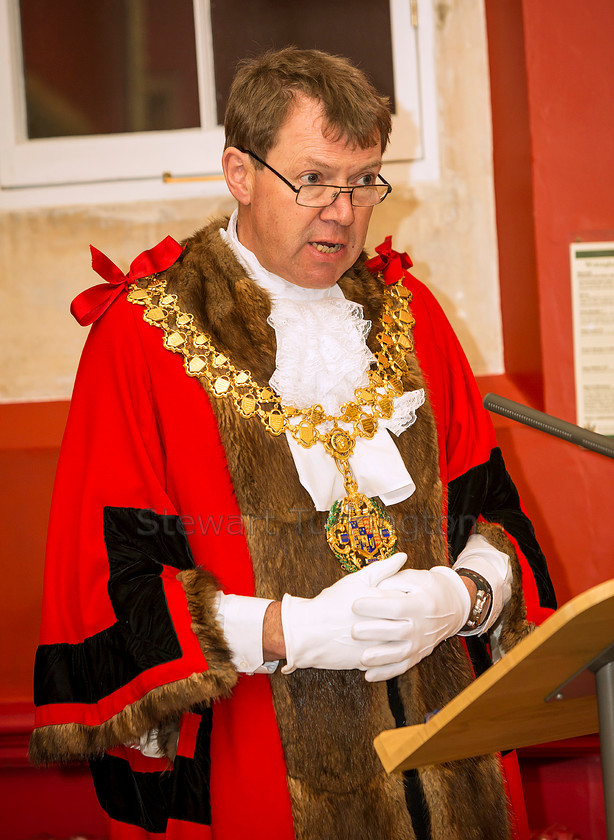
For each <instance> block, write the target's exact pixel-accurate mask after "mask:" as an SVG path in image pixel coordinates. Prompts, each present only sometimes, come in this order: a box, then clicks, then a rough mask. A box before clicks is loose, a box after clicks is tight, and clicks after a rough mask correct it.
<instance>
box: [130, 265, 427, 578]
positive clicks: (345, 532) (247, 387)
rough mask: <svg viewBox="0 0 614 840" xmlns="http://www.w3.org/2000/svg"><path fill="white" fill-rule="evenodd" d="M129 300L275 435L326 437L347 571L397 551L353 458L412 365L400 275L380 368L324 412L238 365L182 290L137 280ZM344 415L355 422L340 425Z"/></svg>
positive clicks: (309, 441) (205, 379)
mask: <svg viewBox="0 0 614 840" xmlns="http://www.w3.org/2000/svg"><path fill="white" fill-rule="evenodd" d="M148 279H150V278H148ZM128 300H129V301H130V302H131V303H135V304H139V305H140V306H144V307H145V313H144V316H143V317H144V318H145V320H146V321H147V322H148V323H150V324H153V325H154V326H156V327H160V329H162V330H163V331H164V346H165V347H166V348H167V349H168V350H172V352H173V353H181V354H182V355H183V357H184V358H183V366H184V368H185V371H186V373H187V374H188V376H192V377H195V378H198V379H200V381H201V382H202V384H203V385H204V386H205V387H206V389H207V391H208V392H209V393H210V394H212V395H213V396H214V397H216V398H218V399H223V398H230V399H232V401H233V403H234V406H235V408H236V410H237V411H238V412H239V414H240V415H241V416H242V417H245V418H246V419H249V418H251V417H258V418H259V419H260V421H261V422H262V423H263V425H264V428H265V429H266V430H267V432H269V433H270V434H272V435H274V436H276V437H277V436H278V435H281V434H282V433H283V432H285V431H287V432H289V433H290V434H291V435H292V437H293V439H294V440H295V441H296V442H297V443H298V444H300V445H301V446H303V447H304V448H305V449H309V448H310V447H312V446H313V445H314V444H316V443H318V442H321V443H322V444H323V445H324V448H325V449H326V451H327V452H328V454H329V455H330V456H331V457H332V458H333V460H334V462H335V464H336V466H337V468H338V470H339V471H340V473H341V475H342V476H343V484H344V487H345V492H346V496H345V497H344V498H343V499H340V500H339V501H336V502H335V503H334V505H333V506H332V508H331V511H330V513H329V516H328V520H327V523H326V539H327V542H328V544H329V546H330V548H331V550H332V552H333V553H334V554H335V556H336V557H337V559H338V560H339V562H340V564H341V566H342V567H343V569H345V571H347V572H355V571H357V570H358V569H361V568H363V567H364V566H366V565H367V564H368V563H372V562H373V561H374V560H381V559H383V558H384V557H387V556H389V555H390V554H391V553H392V552H393V551H394V549H395V546H396V542H397V537H396V534H395V531H394V527H393V524H392V520H391V519H390V517H389V516H388V514H387V513H386V511H385V510H384V508H383V507H382V505H381V503H380V502H379V501H378V500H377V499H370V498H368V497H367V496H365V495H364V494H363V493H360V492H359V491H358V484H357V482H356V479H355V478H354V475H353V474H352V470H351V468H350V465H349V458H350V455H351V454H352V452H353V450H354V445H355V443H356V439H357V438H359V437H363V438H368V439H370V438H372V437H373V436H374V435H375V433H376V432H377V429H378V425H379V420H380V419H381V418H386V419H387V418H389V417H392V414H393V413H394V399H395V397H399V396H401V394H402V393H403V383H402V381H401V380H402V376H403V374H404V373H405V372H406V371H407V369H408V365H407V360H406V358H405V357H406V356H407V354H408V353H410V352H411V351H412V350H413V347H414V345H413V339H412V335H411V330H412V327H413V325H414V323H415V322H414V318H413V317H412V315H411V313H410V312H409V302H410V300H411V292H410V291H409V290H408V289H406V288H405V286H403V284H402V283H395V284H392V285H390V286H387V287H386V289H385V294H384V306H383V312H382V316H381V324H382V329H381V331H380V332H379V333H378V334H377V340H378V342H379V346H380V350H379V352H378V353H376V354H375V358H376V362H377V366H376V369H375V370H370V371H369V372H368V377H369V382H368V384H367V385H365V386H364V387H360V388H357V389H356V390H355V392H354V400H352V401H349V402H346V403H344V404H343V405H342V406H341V407H340V408H339V413H338V414H335V415H331V414H327V413H326V412H325V411H324V409H323V408H322V406H321V405H312V406H310V407H309V408H296V407H294V406H289V405H283V403H282V402H281V400H280V399H279V397H278V395H277V394H276V393H275V392H274V391H273V390H272V389H271V388H269V387H266V386H265V387H261V386H260V385H258V383H257V382H256V381H255V380H254V378H253V376H252V374H251V372H250V371H249V370H239V369H238V368H236V367H235V365H233V363H232V362H231V360H230V358H229V357H228V356H226V355H225V354H224V353H222V352H220V350H219V349H218V348H217V347H216V346H215V344H214V343H213V341H212V339H211V337H210V336H209V335H208V334H207V333H206V332H204V331H203V330H200V329H199V328H198V326H197V325H196V324H194V316H193V315H191V314H189V313H186V312H182V311H181V309H180V308H179V306H178V303H177V296H176V295H173V294H169V293H167V291H166V286H165V283H164V281H163V280H157V281H156V280H154V282H153V283H152V284H151V285H150V286H148V287H147V288H141V287H140V286H138V285H137V284H135V285H133V286H132V287H131V290H130V292H129V293H128ZM341 422H343V423H345V424H347V425H348V426H350V427H351V428H350V429H347V428H344V427H342V426H340V425H339V423H341ZM325 424H326V425H325ZM319 427H324V428H323V429H322V430H321V429H320V428H319Z"/></svg>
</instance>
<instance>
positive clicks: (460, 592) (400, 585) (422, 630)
mask: <svg viewBox="0 0 614 840" xmlns="http://www.w3.org/2000/svg"><path fill="white" fill-rule="evenodd" d="M378 589H379V596H378V597H375V598H373V597H366V598H359V599H358V600H356V601H355V602H354V612H355V613H356V615H357V616H363V617H364V618H366V619H368V620H367V621H357V622H356V624H355V625H354V627H353V630H352V635H353V637H354V638H355V639H356V640H359V641H361V642H365V643H371V646H370V647H367V648H366V650H365V652H364V654H363V656H362V658H361V662H360V665H361V667H362V666H366V668H367V672H366V674H365V679H366V680H367V681H368V682H377V681H379V680H388V679H391V678H392V677H397V676H399V674H403V673H405V671H408V670H409V669H410V668H412V667H413V666H414V665H416V663H418V662H420V660H421V659H423V658H424V657H425V656H428V655H429V653H431V651H432V650H433V648H435V647H436V646H437V645H438V644H439V643H440V642H442V641H443V640H444V639H447V638H449V637H450V636H454V635H455V634H456V633H458V631H459V630H460V629H461V627H462V626H463V625H464V624H465V623H466V621H467V619H468V617H469V612H470V610H471V599H470V597H469V593H468V592H467V588H466V586H465V584H464V583H463V581H462V580H461V578H460V576H459V575H457V574H456V572H453V571H452V569H449V568H448V567H447V566H434V567H433V568H432V569H430V570H428V571H422V570H418V569H406V570H405V571H403V572H398V573H397V574H396V575H394V576H392V577H387V578H386V580H383V581H382V582H381V583H380V584H379V586H378ZM382 596H384V597H382ZM373 642H381V643H382V644H379V645H373Z"/></svg>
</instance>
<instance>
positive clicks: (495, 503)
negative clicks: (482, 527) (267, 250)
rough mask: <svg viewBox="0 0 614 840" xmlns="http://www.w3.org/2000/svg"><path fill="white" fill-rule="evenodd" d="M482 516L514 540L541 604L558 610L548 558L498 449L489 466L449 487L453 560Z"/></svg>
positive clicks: (460, 478) (480, 468) (449, 525)
mask: <svg viewBox="0 0 614 840" xmlns="http://www.w3.org/2000/svg"><path fill="white" fill-rule="evenodd" d="M479 516H482V517H484V519H486V520H487V521H488V522H497V523H498V524H499V525H502V526H503V528H504V529H505V530H506V531H507V533H508V534H509V535H510V536H512V537H514V539H515V540H516V541H517V542H518V545H519V547H520V549H521V551H522V552H523V554H524V556H525V557H526V558H527V561H528V563H529V566H530V567H531V571H532V572H533V575H534V577H535V583H536V584H537V593H538V595H539V603H540V604H541V606H542V607H551V608H552V609H556V595H555V594H554V587H553V586H552V581H551V580H550V575H549V573H548V565H547V563H546V558H545V557H544V555H543V553H542V550H541V548H540V547H539V543H538V542H537V539H536V537H535V531H534V530H533V525H532V524H531V521H530V520H529V518H528V517H527V515H526V514H525V513H524V512H523V510H522V508H521V506H520V498H519V496H518V491H517V490H516V487H515V486H514V482H513V481H512V479H511V478H510V476H509V474H508V472H507V470H506V468H505V463H504V461H503V456H502V454H501V450H500V449H499V448H498V447H496V448H495V449H493V450H492V452H491V455H490V459H489V460H488V461H487V462H486V463H484V464H479V465H478V466H477V467H473V468H472V469H470V470H468V471H467V472H466V473H464V474H463V475H461V476H459V477H458V478H455V479H454V480H453V481H451V482H450V484H449V485H448V543H449V545H450V554H451V557H452V558H453V560H456V558H457V557H458V555H459V554H460V552H461V551H462V549H463V547H464V546H465V543H466V542H467V539H468V537H469V534H470V533H471V529H472V528H473V526H474V524H475V523H476V521H477V519H478V517H479Z"/></svg>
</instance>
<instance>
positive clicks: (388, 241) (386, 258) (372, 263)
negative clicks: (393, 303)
mask: <svg viewBox="0 0 614 840" xmlns="http://www.w3.org/2000/svg"><path fill="white" fill-rule="evenodd" d="M391 245H392V236H387V237H386V238H385V239H384V241H383V242H382V244H381V245H378V246H377V248H376V249H375V252H376V253H377V254H378V256H377V257H371V259H370V260H367V261H366V263H365V266H366V267H367V268H368V269H369V271H370V272H371V274H377V273H378V272H379V271H381V272H382V274H383V275H384V283H386V285H387V286H391V285H392V284H393V283H398V282H399V280H402V279H403V277H405V275H406V273H407V269H408V268H411V267H412V265H413V263H412V261H411V259H410V258H409V255H408V254H406V253H402V254H399V253H398V251H393V250H392V248H391V247H390V246H391Z"/></svg>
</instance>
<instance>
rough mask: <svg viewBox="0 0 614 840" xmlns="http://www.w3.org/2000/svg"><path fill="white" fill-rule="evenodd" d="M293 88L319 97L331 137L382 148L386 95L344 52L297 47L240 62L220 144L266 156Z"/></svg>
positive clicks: (387, 118) (385, 131)
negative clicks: (377, 144) (224, 139)
mask: <svg viewBox="0 0 614 840" xmlns="http://www.w3.org/2000/svg"><path fill="white" fill-rule="evenodd" d="M297 93H302V94H304V95H305V96H309V97H311V98H312V99H317V100H318V101H319V102H321V103H322V107H323V109H324V114H325V116H326V121H327V124H328V131H329V133H330V134H331V135H332V137H333V139H338V138H342V137H343V138H346V139H347V140H348V142H350V143H355V144H356V145H357V146H359V147H360V148H362V149H366V148H368V147H369V146H372V145H374V144H375V143H377V141H378V140H379V141H380V143H381V149H382V152H384V151H385V149H386V146H387V145H388V138H389V136H390V128H391V119H390V109H389V104H388V97H386V96H381V95H380V94H379V93H378V92H377V91H376V90H375V88H374V87H373V85H372V84H371V82H370V81H369V80H368V79H367V77H366V76H365V74H364V73H363V72H362V70H359V69H358V68H357V67H355V66H354V65H353V64H352V63H351V62H350V61H349V60H348V59H347V58H344V57H342V56H337V55H329V54H328V53H325V52H321V51H320V50H299V49H297V48H296V47H285V48H284V49H282V50H276V51H273V50H271V51H268V52H266V53H264V54H262V55H260V56H258V57H257V58H253V59H245V60H243V61H242V62H240V64H239V67H238V69H237V72H236V75H235V77H234V80H233V83H232V86H231V88H230V94H229V97H228V107H227V108H226V117H225V120H224V128H225V132H226V143H225V148H227V147H228V146H234V147H236V148H239V149H249V150H250V151H252V152H255V153H256V154H257V155H259V156H260V157H263V158H264V157H266V155H267V153H268V151H269V150H270V149H271V148H272V147H273V146H274V145H275V141H276V139H277V133H278V131H279V129H280V128H281V126H282V125H283V123H284V122H285V120H286V118H287V116H288V113H289V111H290V109H291V107H292V104H293V102H294V100H295V97H296V94H297ZM258 166H259V164H258Z"/></svg>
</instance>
